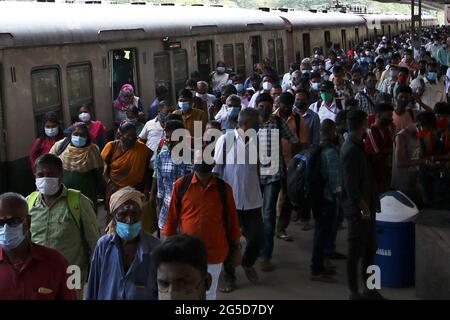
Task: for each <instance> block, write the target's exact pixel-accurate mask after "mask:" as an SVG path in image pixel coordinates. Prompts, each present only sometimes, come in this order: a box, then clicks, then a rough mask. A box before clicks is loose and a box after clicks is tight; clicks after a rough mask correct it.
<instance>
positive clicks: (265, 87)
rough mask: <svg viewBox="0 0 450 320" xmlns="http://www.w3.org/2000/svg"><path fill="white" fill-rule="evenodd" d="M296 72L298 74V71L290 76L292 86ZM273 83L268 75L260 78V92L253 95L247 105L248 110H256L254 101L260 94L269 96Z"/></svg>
mask: <svg viewBox="0 0 450 320" xmlns="http://www.w3.org/2000/svg"><path fill="white" fill-rule="evenodd" d="M297 72H299V71H296V72H294V73H293V74H292V83H293V84H294V86H295V81H296V80H295V79H296V78H295V76H296V74H297ZM273 83H274V80H273V79H272V77H271V76H269V75H265V76H264V77H263V78H262V83H261V90H259V91H258V92H255V94H254V95H253V96H252V98H251V99H250V102H249V103H248V107H249V108H256V99H257V98H258V96H259V95H260V94H262V93H267V94H269V93H270V90H271V89H272V87H273Z"/></svg>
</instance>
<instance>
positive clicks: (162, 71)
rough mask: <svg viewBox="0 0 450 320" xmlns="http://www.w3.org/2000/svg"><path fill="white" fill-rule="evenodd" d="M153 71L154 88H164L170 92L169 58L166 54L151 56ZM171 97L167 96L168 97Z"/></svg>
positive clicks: (170, 72)
mask: <svg viewBox="0 0 450 320" xmlns="http://www.w3.org/2000/svg"><path fill="white" fill-rule="evenodd" d="M153 70H154V76H155V88H158V87H160V86H164V87H166V88H167V89H168V90H169V92H172V81H171V74H172V71H171V67H170V56H169V54H168V53H156V54H155V55H154V56H153ZM171 96H172V95H171V94H169V97H171ZM169 100H170V99H169Z"/></svg>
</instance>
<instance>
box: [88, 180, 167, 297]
mask: <svg viewBox="0 0 450 320" xmlns="http://www.w3.org/2000/svg"><path fill="white" fill-rule="evenodd" d="M142 199H143V194H142V193H140V192H139V191H137V190H136V189H134V188H131V187H125V188H122V189H120V190H118V191H116V192H115V193H114V194H113V195H112V196H111V201H110V203H109V205H110V212H111V213H112V215H113V217H114V219H113V220H112V222H111V223H110V225H109V226H108V227H109V230H108V234H106V235H104V236H103V237H101V238H100V239H99V240H98V242H97V245H96V247H95V251H94V254H93V257H92V263H91V270H90V273H89V281H88V285H87V290H86V295H85V299H86V300H157V298H158V291H157V284H156V270H155V269H154V266H153V264H152V259H151V253H152V251H153V249H154V248H155V247H156V246H157V245H158V244H159V243H160V242H159V240H158V239H156V238H154V237H153V236H152V235H150V234H148V233H147V232H145V231H143V230H142V227H141V216H142Z"/></svg>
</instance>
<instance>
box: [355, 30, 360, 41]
mask: <svg viewBox="0 0 450 320" xmlns="http://www.w3.org/2000/svg"><path fill="white" fill-rule="evenodd" d="M355 41H356V43H357V44H359V29H358V28H355Z"/></svg>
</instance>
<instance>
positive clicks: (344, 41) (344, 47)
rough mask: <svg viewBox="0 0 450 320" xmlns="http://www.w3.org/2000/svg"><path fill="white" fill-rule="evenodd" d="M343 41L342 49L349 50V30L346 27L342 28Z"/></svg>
mask: <svg viewBox="0 0 450 320" xmlns="http://www.w3.org/2000/svg"><path fill="white" fill-rule="evenodd" d="M341 41H342V44H341V46H342V49H344V50H347V32H346V31H345V30H344V29H342V30H341Z"/></svg>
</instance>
